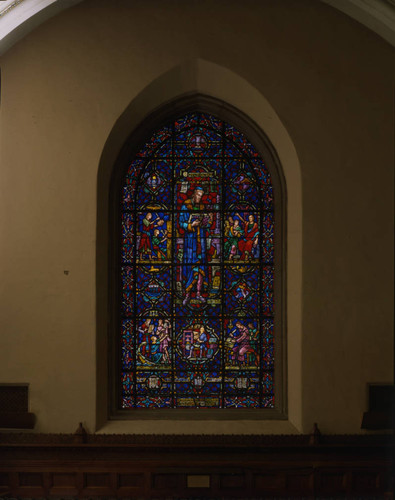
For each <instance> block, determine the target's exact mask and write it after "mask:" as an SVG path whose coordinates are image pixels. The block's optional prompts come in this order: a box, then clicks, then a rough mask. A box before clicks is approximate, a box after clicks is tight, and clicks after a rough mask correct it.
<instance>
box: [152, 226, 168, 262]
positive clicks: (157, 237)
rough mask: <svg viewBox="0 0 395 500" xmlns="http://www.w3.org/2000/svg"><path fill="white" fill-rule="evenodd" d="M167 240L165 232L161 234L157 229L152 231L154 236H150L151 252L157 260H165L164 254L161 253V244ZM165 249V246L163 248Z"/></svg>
mask: <svg viewBox="0 0 395 500" xmlns="http://www.w3.org/2000/svg"><path fill="white" fill-rule="evenodd" d="M166 240H167V230H165V231H163V232H162V233H161V232H160V231H159V229H154V234H153V236H152V250H153V257H154V258H155V259H158V260H166V254H165V253H164V251H163V248H162V247H163V245H162V244H163V243H164V242H165V241H166ZM165 248H166V246H165Z"/></svg>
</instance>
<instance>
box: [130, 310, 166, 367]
mask: <svg viewBox="0 0 395 500" xmlns="http://www.w3.org/2000/svg"><path fill="white" fill-rule="evenodd" d="M137 331H138V332H140V334H141V335H139V338H138V340H139V345H138V347H137V360H138V364H139V365H140V366H152V365H160V364H167V363H170V349H171V335H170V323H169V321H168V320H163V319H152V318H148V319H146V320H145V321H144V322H143V323H142V325H141V326H140V327H138V328H137Z"/></svg>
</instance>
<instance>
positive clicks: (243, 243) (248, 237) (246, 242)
mask: <svg viewBox="0 0 395 500" xmlns="http://www.w3.org/2000/svg"><path fill="white" fill-rule="evenodd" d="M237 216H238V217H239V218H240V219H241V221H242V223H243V226H244V235H243V236H244V237H243V238H242V239H241V240H240V241H239V250H240V253H241V255H240V260H251V259H253V258H254V254H253V251H254V249H255V248H256V247H257V245H258V236H259V230H258V224H257V223H256V222H255V218H254V215H253V214H249V215H248V218H246V219H245V218H243V217H242V216H241V215H240V214H237Z"/></svg>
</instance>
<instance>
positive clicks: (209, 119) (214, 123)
mask: <svg viewBox="0 0 395 500" xmlns="http://www.w3.org/2000/svg"><path fill="white" fill-rule="evenodd" d="M200 125H201V126H202V127H207V128H213V129H214V130H216V131H218V132H222V126H223V121H222V120H219V119H218V118H215V117H214V116H212V115H207V114H205V113H202V114H201V115H200Z"/></svg>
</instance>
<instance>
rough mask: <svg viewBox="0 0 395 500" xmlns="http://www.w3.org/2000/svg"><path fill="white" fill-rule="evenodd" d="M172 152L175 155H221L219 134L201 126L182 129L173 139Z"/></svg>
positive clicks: (200, 156)
mask: <svg viewBox="0 0 395 500" xmlns="http://www.w3.org/2000/svg"><path fill="white" fill-rule="evenodd" d="M174 154H175V156H176V157H199V158H210V157H211V158H213V157H220V156H221V155H222V140H221V136H220V135H219V134H217V133H215V132H214V131H212V130H209V129H202V127H193V128H190V129H187V130H183V131H182V132H180V133H178V134H177V135H176V137H175V139H174Z"/></svg>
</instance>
